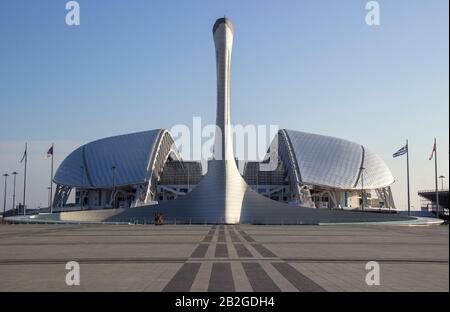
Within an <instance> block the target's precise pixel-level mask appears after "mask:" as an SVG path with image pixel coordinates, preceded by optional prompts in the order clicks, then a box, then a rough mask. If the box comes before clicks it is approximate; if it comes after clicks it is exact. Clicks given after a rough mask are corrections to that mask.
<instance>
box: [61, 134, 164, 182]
mask: <svg viewBox="0 0 450 312" xmlns="http://www.w3.org/2000/svg"><path fill="white" fill-rule="evenodd" d="M160 131H161V130H160V129H156V130H150V131H144V132H137V133H131V134H125V135H119V136H113V137H109V138H105V139H101V140H97V141H94V142H91V143H88V144H86V145H83V146H81V147H79V148H77V149H76V150H75V151H73V152H72V153H71V154H70V155H69V156H68V157H67V158H66V159H64V161H63V162H62V164H61V165H60V166H59V168H58V170H57V172H56V174H55V177H54V181H55V182H56V183H58V184H62V185H68V186H78V187H79V186H84V187H93V188H107V187H111V186H112V185H113V169H112V167H113V166H114V167H116V169H115V173H114V184H115V185H130V184H137V183H142V182H144V181H145V178H146V174H147V165H148V162H149V159H150V156H151V153H152V150H153V147H154V145H155V144H156V141H157V140H158V137H159V133H160ZM83 170H84V172H83Z"/></svg>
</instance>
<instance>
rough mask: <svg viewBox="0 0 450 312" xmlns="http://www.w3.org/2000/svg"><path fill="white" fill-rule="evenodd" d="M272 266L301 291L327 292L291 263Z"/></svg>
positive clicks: (277, 263) (275, 263)
mask: <svg viewBox="0 0 450 312" xmlns="http://www.w3.org/2000/svg"><path fill="white" fill-rule="evenodd" d="M271 264H272V266H273V267H274V268H275V269H277V270H278V272H280V273H281V275H283V276H284V277H285V278H286V279H287V280H288V281H289V282H290V283H291V284H292V285H294V286H295V288H297V289H298V290H299V291H308V292H323V291H326V290H325V289H324V288H323V287H322V286H320V285H319V284H317V283H316V282H314V281H313V280H311V279H310V278H309V277H307V276H306V275H303V274H302V273H300V272H299V271H298V270H296V269H295V268H294V267H292V266H291V265H290V264H289V263H286V262H272V263H271Z"/></svg>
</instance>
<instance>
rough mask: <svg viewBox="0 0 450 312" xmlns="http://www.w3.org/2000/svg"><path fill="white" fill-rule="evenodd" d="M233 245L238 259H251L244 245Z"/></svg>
mask: <svg viewBox="0 0 450 312" xmlns="http://www.w3.org/2000/svg"><path fill="white" fill-rule="evenodd" d="M233 245H234V249H236V252H237V254H238V256H239V257H242V258H253V255H252V253H251V252H250V251H249V250H248V249H247V248H246V247H245V246H244V244H233Z"/></svg>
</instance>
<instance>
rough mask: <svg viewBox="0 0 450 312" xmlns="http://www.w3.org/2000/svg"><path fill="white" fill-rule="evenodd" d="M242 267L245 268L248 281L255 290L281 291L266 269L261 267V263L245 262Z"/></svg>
mask: <svg viewBox="0 0 450 312" xmlns="http://www.w3.org/2000/svg"><path fill="white" fill-rule="evenodd" d="M242 267H243V268H244V271H245V274H246V275H247V278H248V281H249V282H250V285H251V286H252V288H253V291H255V292H262V291H269V292H275V291H281V290H280V288H278V286H277V285H276V284H275V283H274V281H272V279H271V278H270V276H269V275H267V273H266V271H264V269H263V268H262V267H261V265H260V264H259V263H256V262H243V263H242Z"/></svg>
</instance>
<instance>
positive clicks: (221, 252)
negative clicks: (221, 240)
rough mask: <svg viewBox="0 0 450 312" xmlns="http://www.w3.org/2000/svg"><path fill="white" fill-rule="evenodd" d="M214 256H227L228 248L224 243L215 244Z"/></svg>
mask: <svg viewBox="0 0 450 312" xmlns="http://www.w3.org/2000/svg"><path fill="white" fill-rule="evenodd" d="M214 257H216V258H227V257H228V249H227V245H226V244H217V245H216V252H215V254H214Z"/></svg>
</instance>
